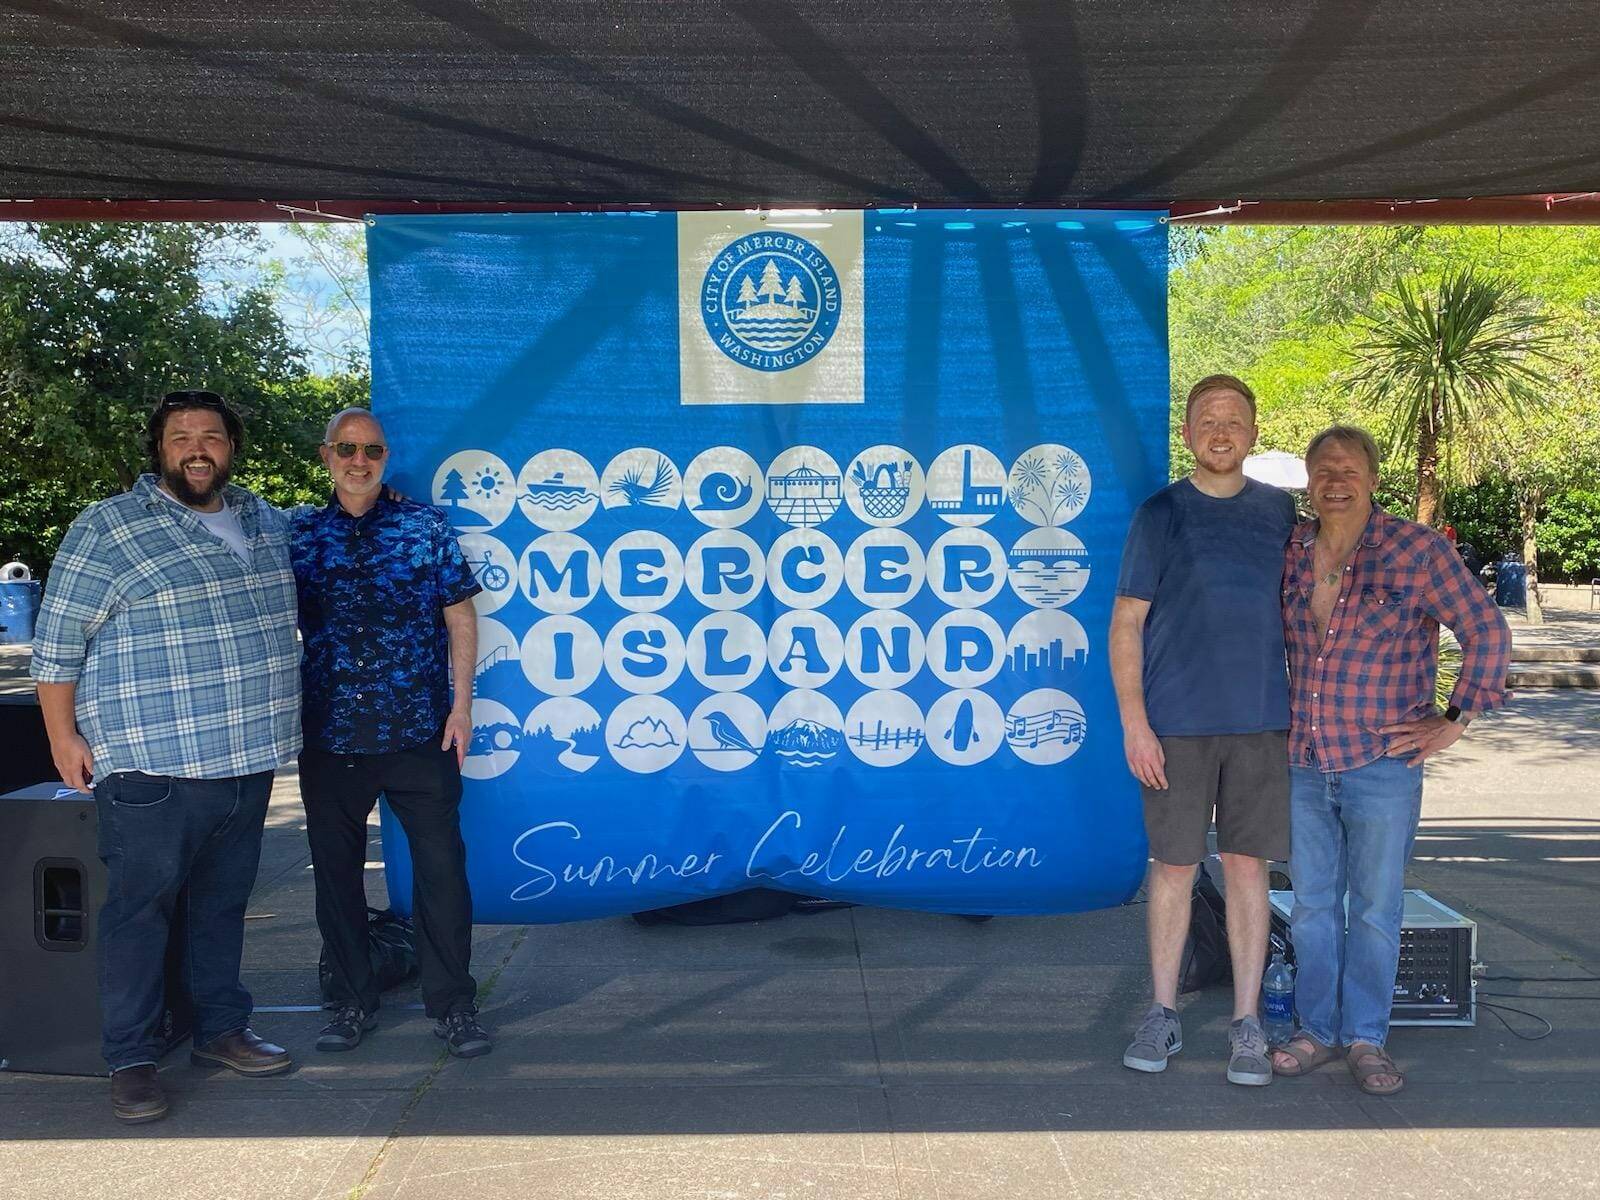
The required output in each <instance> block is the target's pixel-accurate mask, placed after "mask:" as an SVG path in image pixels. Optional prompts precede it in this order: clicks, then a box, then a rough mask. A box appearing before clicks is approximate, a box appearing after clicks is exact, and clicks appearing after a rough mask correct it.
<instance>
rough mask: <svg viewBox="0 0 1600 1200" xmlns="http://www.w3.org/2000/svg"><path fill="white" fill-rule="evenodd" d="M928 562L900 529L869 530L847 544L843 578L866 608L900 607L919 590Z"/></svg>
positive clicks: (913, 540) (912, 540) (910, 538)
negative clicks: (848, 549)
mask: <svg viewBox="0 0 1600 1200" xmlns="http://www.w3.org/2000/svg"><path fill="white" fill-rule="evenodd" d="M926 575H927V563H926V561H925V560H924V559H923V556H922V547H921V546H919V545H917V543H916V539H914V538H913V537H912V536H911V535H910V534H908V533H905V532H903V531H902V530H899V529H869V530H867V531H866V532H865V533H863V534H862V535H861V536H860V537H858V538H857V539H856V540H855V541H854V542H852V543H851V545H850V552H849V553H848V554H846V555H845V558H844V579H845V583H846V584H848V585H849V587H850V594H851V595H853V596H854V597H855V598H856V599H857V600H859V601H861V603H863V604H865V605H867V607H869V608H899V607H901V606H902V605H904V604H905V603H906V601H908V600H910V599H911V597H913V596H915V595H916V594H917V593H918V592H920V591H921V590H922V584H923V580H924V578H925V577H926Z"/></svg>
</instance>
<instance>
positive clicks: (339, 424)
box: [322, 408, 385, 442]
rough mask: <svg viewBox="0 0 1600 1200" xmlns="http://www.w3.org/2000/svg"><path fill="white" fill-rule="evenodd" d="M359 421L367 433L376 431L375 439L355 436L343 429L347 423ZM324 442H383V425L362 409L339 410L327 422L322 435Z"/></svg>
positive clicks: (361, 435) (364, 434) (364, 435)
mask: <svg viewBox="0 0 1600 1200" xmlns="http://www.w3.org/2000/svg"><path fill="white" fill-rule="evenodd" d="M357 420H359V421H361V422H362V423H363V426H364V427H366V430H367V432H368V433H370V432H373V431H376V432H377V435H378V436H377V437H376V438H369V437H367V435H366V433H362V434H360V435H356V434H353V433H351V432H350V431H349V430H347V429H345V428H344V425H345V423H346V422H347V421H357ZM322 440H323V441H324V442H356V441H360V442H370V441H380V442H381V441H384V440H385V439H384V435H383V425H382V424H381V423H380V422H379V420H378V418H377V417H375V416H373V415H372V414H371V413H370V412H368V411H367V410H366V409H364V408H341V409H340V410H339V411H338V412H336V413H334V414H333V416H332V417H330V418H329V420H328V428H327V430H326V431H325V432H324V433H323V435H322Z"/></svg>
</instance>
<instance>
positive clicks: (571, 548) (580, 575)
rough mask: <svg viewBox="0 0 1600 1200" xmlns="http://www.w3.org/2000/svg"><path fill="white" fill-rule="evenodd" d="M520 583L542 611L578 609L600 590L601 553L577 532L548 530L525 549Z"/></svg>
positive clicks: (572, 610)
mask: <svg viewBox="0 0 1600 1200" xmlns="http://www.w3.org/2000/svg"><path fill="white" fill-rule="evenodd" d="M517 582H518V584H519V586H520V587H521V588H522V594H523V595H524V596H526V597H527V598H528V599H529V600H530V601H531V602H532V603H533V606H534V607H535V608H537V609H538V610H539V611H540V612H547V613H570V612H577V611H578V610H579V609H580V608H582V607H583V606H584V605H585V604H587V603H589V601H591V600H593V599H594V598H595V596H596V595H597V594H598V593H599V591H600V556H599V555H598V554H596V553H595V552H594V547H593V546H591V545H589V543H588V542H586V541H584V540H583V539H582V538H581V537H579V536H578V535H577V534H575V533H547V534H544V535H542V536H541V537H537V538H535V539H534V540H533V541H532V542H531V543H529V545H528V548H527V549H526V550H524V551H523V552H522V561H521V562H520V563H518V564H517Z"/></svg>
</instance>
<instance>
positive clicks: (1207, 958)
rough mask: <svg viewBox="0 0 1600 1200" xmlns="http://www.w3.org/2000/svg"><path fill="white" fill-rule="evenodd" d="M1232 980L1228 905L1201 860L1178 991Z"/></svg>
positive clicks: (1192, 898) (1188, 990)
mask: <svg viewBox="0 0 1600 1200" xmlns="http://www.w3.org/2000/svg"><path fill="white" fill-rule="evenodd" d="M1232 982H1233V959H1232V958H1231V957H1230V956H1229V953H1228V917H1227V906H1226V905H1225V904H1224V903H1223V899H1222V893H1221V892H1220V891H1218V890H1217V885H1216V882H1215V881H1214V880H1213V879H1212V878H1211V873H1210V872H1209V871H1208V870H1207V869H1206V864H1205V863H1201V864H1200V869H1199V870H1198V871H1196V872H1195V876H1194V892H1193V893H1192V895H1191V898H1190V902H1189V937H1188V939H1187V940H1186V941H1185V942H1184V943H1183V959H1182V961H1181V962H1180V964H1179V967H1178V990H1179V991H1180V992H1198V991H1200V990H1201V989H1202V988H1208V987H1215V986H1217V985H1218V984H1224V983H1226V984H1231V983H1232Z"/></svg>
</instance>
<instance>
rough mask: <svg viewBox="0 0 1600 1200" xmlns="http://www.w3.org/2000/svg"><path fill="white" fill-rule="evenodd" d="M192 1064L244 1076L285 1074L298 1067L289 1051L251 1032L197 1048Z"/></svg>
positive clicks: (239, 1031)
mask: <svg viewBox="0 0 1600 1200" xmlns="http://www.w3.org/2000/svg"><path fill="white" fill-rule="evenodd" d="M189 1061H190V1062H192V1063H193V1064H194V1065H195V1066H197V1067H227V1068H228V1069H229V1070H230V1071H237V1072H239V1074H241V1075H281V1074H283V1072H285V1071H287V1070H288V1069H289V1068H290V1067H292V1066H294V1063H293V1061H291V1060H290V1058H289V1052H288V1051H287V1050H285V1049H284V1048H283V1047H282V1046H274V1045H273V1044H272V1043H271V1042H269V1041H265V1040H263V1039H262V1038H259V1037H257V1036H256V1034H255V1033H254V1032H253V1031H252V1030H250V1029H235V1030H234V1031H233V1032H232V1033H225V1034H223V1035H222V1036H221V1037H218V1038H212V1039H211V1040H210V1041H209V1042H207V1043H206V1044H205V1045H204V1046H196V1047H195V1048H194V1050H193V1051H191V1052H190V1054H189Z"/></svg>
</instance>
